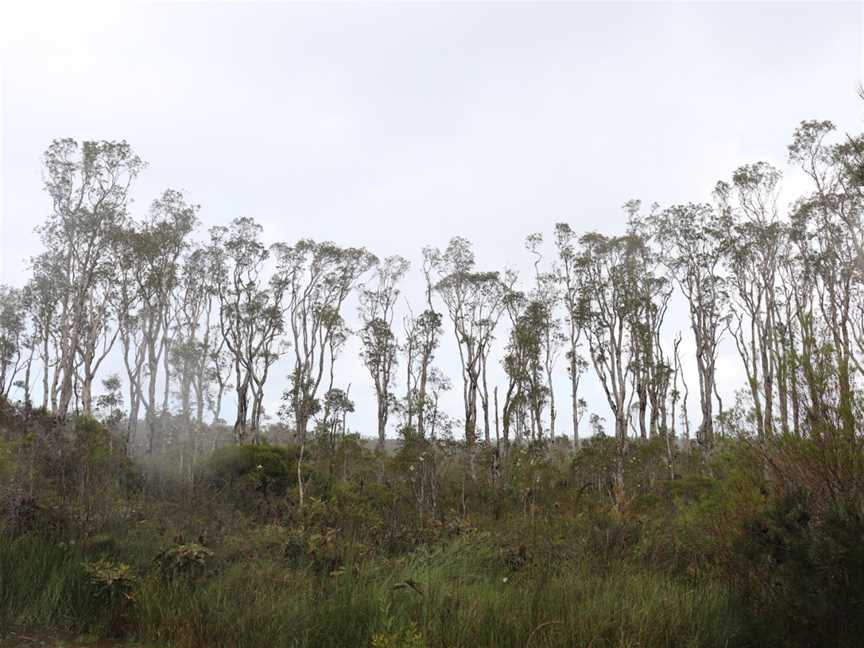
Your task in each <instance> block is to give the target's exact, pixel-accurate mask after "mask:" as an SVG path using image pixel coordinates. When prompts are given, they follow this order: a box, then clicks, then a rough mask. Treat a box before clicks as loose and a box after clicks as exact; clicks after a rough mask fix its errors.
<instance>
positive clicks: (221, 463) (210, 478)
mask: <svg viewBox="0 0 864 648" xmlns="http://www.w3.org/2000/svg"><path fill="white" fill-rule="evenodd" d="M298 453H299V451H298V449H297V448H296V447H294V446H272V445H268V444H262V445H233V446H226V447H224V448H219V449H218V450H216V451H214V452H213V453H212V454H211V455H210V457H209V458H208V459H207V460H206V461H205V462H204V463H203V465H202V466H201V468H200V469H199V472H198V481H199V482H200V483H201V484H203V485H205V486H207V487H208V488H213V489H216V490H226V489H227V490H234V491H237V492H239V493H242V494H252V493H257V494H259V495H262V496H265V497H266V496H268V495H284V494H285V493H286V491H287V490H288V489H289V488H292V487H296V485H297V457H298Z"/></svg>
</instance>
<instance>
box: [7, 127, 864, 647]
mask: <svg viewBox="0 0 864 648" xmlns="http://www.w3.org/2000/svg"><path fill="white" fill-rule="evenodd" d="M790 139H791V143H790V144H789V146H788V150H787V151H786V152H785V154H786V156H787V158H788V166H789V169H791V170H792V171H794V172H795V173H798V174H799V175H800V176H801V177H802V178H804V179H806V190H805V191H804V192H802V193H801V195H797V196H794V197H792V198H791V199H789V198H787V196H786V194H785V193H783V192H784V185H783V176H784V170H781V169H778V168H775V167H774V166H772V165H771V164H768V163H766V162H755V163H753V164H747V165H745V166H741V167H740V168H737V169H735V170H733V171H732V172H731V175H730V176H729V177H728V178H727V179H724V180H720V181H719V182H717V184H716V186H715V189H714V191H713V193H712V194H711V195H710V196H706V197H705V201H704V202H682V203H680V204H674V205H670V206H661V205H656V204H651V205H644V204H642V203H640V202H639V201H637V200H633V201H630V202H628V203H627V204H626V205H625V206H624V214H623V216H622V223H626V224H625V225H624V226H623V227H622V232H623V233H621V234H604V233H602V232H597V231H589V232H582V231H579V230H578V229H577V228H576V227H575V226H571V225H570V224H567V223H559V224H557V225H556V226H555V228H554V230H553V231H549V232H541V233H532V234H529V235H528V236H527V238H526V239H525V250H522V251H521V252H522V253H525V254H527V255H528V256H529V257H530V259H531V260H532V261H531V271H530V272H527V273H526V272H521V273H519V272H516V271H515V270H513V269H508V268H497V269H496V268H488V267H486V266H484V265H483V264H482V263H481V262H480V261H479V259H478V255H476V254H475V248H474V246H473V245H472V242H471V241H469V240H467V239H465V238H462V237H459V236H456V237H453V238H452V239H450V241H449V243H447V245H446V246H443V247H441V248H437V247H434V246H430V247H425V248H423V249H422V250H420V251H418V252H419V254H417V255H416V256H417V258H416V260H414V262H413V263H412V260H409V258H407V257H402V256H389V257H386V258H378V257H377V256H376V255H375V254H374V253H373V251H370V250H368V249H365V248H363V247H351V246H344V247H343V246H342V245H340V244H339V243H335V242H330V241H316V240H312V239H307V238H301V239H299V240H297V241H296V242H277V243H274V244H265V242H264V241H265V232H264V229H263V227H262V226H261V225H260V224H259V223H258V222H256V221H255V220H254V219H253V218H250V217H239V218H236V219H235V220H233V221H232V222H230V224H228V225H218V226H209V227H208V224H207V223H206V222H204V221H205V220H206V219H205V218H204V217H203V216H202V212H201V209H200V207H199V206H198V205H197V204H195V203H194V202H192V201H191V199H190V198H189V197H187V196H186V195H184V193H183V192H180V191H176V190H166V191H165V192H164V193H162V194H161V195H159V196H158V197H157V198H155V199H154V200H153V201H152V203H151V204H150V205H149V207H148V208H147V209H144V210H142V209H140V208H139V207H138V205H133V204H132V202H131V201H130V199H129V196H130V191H131V189H132V187H133V186H134V183H135V181H136V179H137V178H138V177H139V176H140V175H141V174H142V173H144V172H145V170H146V168H147V164H146V163H145V162H144V161H143V160H142V159H141V158H140V157H139V156H138V155H137V154H136V152H135V151H134V149H133V148H132V146H131V145H130V144H128V143H127V142H125V141H82V142H78V141H75V140H73V139H58V140H55V141H53V142H52V143H51V144H50V145H49V146H48V148H47V150H46V151H45V153H44V155H43V156H42V165H43V167H42V176H43V180H44V189H45V195H46V196H47V199H46V198H44V197H43V201H42V203H40V204H42V205H45V206H47V207H48V209H47V210H46V211H48V215H47V217H46V218H45V220H44V222H42V223H40V224H38V233H39V236H40V240H41V244H42V250H41V252H40V253H39V254H37V255H35V256H33V257H32V258H31V259H30V260H29V266H28V268H29V270H28V273H29V278H28V281H27V282H26V284H25V285H22V286H19V287H13V286H0V646H6V645H7V643H4V641H7V642H8V641H12V642H13V643H8V645H10V646H13V645H24V644H16V643H14V637H16V636H25V635H27V633H33V632H44V631H51V632H56V633H60V634H58V636H60V635H62V636H69V637H78V638H79V639H78V640H79V641H82V642H85V643H86V642H87V641H91V640H92V641H95V640H97V639H99V640H111V641H112V642H117V644H118V645H119V644H123V643H125V642H135V645H146V646H151V645H152V646H177V647H181V648H186V647H188V648H196V647H204V646H225V647H229V646H230V647H240V646H373V647H375V648H385V647H394V648H395V647H406V648H408V647H412V648H413V647H418V648H419V647H421V646H430V647H431V646H441V647H444V646H447V647H451V646H452V647H455V646H583V647H586V648H587V647H589V646H591V647H594V648H599V647H600V646H617V647H622V648H623V647H636V646H766V645H783V646H857V645H860V637H861V634H862V632H864V454H862V442H864V423H862V421H864V379H862V378H864V376H862V372H864V364H862V363H864V133H860V134H859V133H848V132H843V131H842V130H840V129H838V128H836V127H835V126H834V125H833V124H832V123H831V122H829V121H803V122H801V123H800V125H799V127H798V128H797V129H796V130H795V132H794V133H792V134H791V138H790ZM782 153H783V152H782V151H781V152H778V154H782ZM682 197H683V198H684V199H686V196H682ZM34 200H35V198H34ZM529 223H530V218H527V217H526V229H528V228H530V224H529ZM519 252H520V251H519V250H514V251H513V253H514V255H515V254H518V253H519ZM412 256H413V255H412ZM409 278H413V279H412V280H411V281H409ZM409 288H411V289H410V290H409ZM415 288H417V289H416V290H415ZM674 304H678V305H679V306H680V312H681V314H682V319H681V322H682V323H683V324H682V326H680V327H677V330H676V327H675V323H674V322H672V321H671V318H669V317H667V314H668V313H669V312H670V309H671V308H672V307H673V305H674ZM352 344H353V345H354V346H351V345H352ZM724 344H725V345H729V348H731V349H734V352H735V354H736V356H735V357H736V358H737V361H736V362H737V368H736V370H737V371H738V372H740V376H741V377H742V380H741V384H740V385H739V389H737V391H735V393H734V394H725V393H723V392H722V390H721V388H720V387H718V366H717V359H718V354H719V350H720V347H721V345H724ZM688 345H689V348H692V349H693V353H692V354H687V353H683V352H682V349H683V348H685V347H688ZM351 349H357V353H358V354H359V360H360V361H362V366H363V368H364V370H365V376H364V380H365V381H367V383H366V386H365V388H366V389H367V390H368V393H369V394H371V395H372V397H373V398H374V402H372V404H371V405H370V407H369V408H367V409H368V411H369V412H371V413H372V414H373V415H374V416H372V417H364V418H365V419H367V420H361V419H360V417H359V416H357V412H355V409H358V408H357V407H356V406H357V405H358V403H357V402H356V401H355V400H352V391H351V387H352V384H351V382H350V380H349V379H347V378H345V376H344V375H341V374H340V363H344V362H345V356H346V354H350V353H353V351H351ZM445 356H446V357H445ZM445 360H446V361H445ZM453 367H456V368H457V370H456V371H452V370H451V371H448V369H449V368H453ZM564 376H566V382H565V381H563V380H562V379H561V378H562V377H564ZM694 378H695V379H694ZM589 381H593V382H594V384H595V385H597V386H598V389H597V390H596V393H597V394H601V395H602V400H601V401H599V402H588V399H587V394H588V391H586V385H587V384H588V382H589ZM354 386H355V392H354V393H355V395H356V393H357V391H356V390H357V389H358V387H357V386H356V383H355V385H354ZM448 393H449V396H452V397H453V398H452V399H451V400H450V401H448V400H446V397H447V396H448ZM355 398H356V396H355ZM595 400H596V399H595ZM448 402H451V403H452V402H458V403H459V404H460V408H459V409H458V411H453V410H452V408H449V407H448V406H447V403H448ZM28 645H29V644H28Z"/></svg>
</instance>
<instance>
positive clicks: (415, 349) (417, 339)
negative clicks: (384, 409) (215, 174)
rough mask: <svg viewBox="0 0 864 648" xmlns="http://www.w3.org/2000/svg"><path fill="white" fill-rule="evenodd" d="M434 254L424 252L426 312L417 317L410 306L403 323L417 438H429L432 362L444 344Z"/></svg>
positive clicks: (409, 404)
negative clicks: (435, 299)
mask: <svg viewBox="0 0 864 648" xmlns="http://www.w3.org/2000/svg"><path fill="white" fill-rule="evenodd" d="M434 261H435V252H434V251H433V250H432V249H431V248H426V249H424V250H423V277H424V279H425V287H426V291H425V301H426V308H425V309H424V310H423V311H422V312H421V313H420V314H419V315H417V316H415V315H414V313H413V311H412V310H411V307H410V305H409V306H408V315H407V316H406V318H405V320H404V327H405V343H404V345H403V350H404V352H405V357H406V361H405V377H406V389H405V413H406V419H407V426H408V427H409V428H411V427H412V426H413V425H414V417H415V415H416V417H417V434H418V435H419V436H420V438H425V437H426V421H427V418H428V416H427V415H428V414H429V412H428V409H429V407H428V406H429V405H430V398H429V381H430V376H431V373H432V371H433V367H432V361H433V360H434V359H435V351H436V350H437V349H438V345H439V343H440V341H441V332H442V327H441V322H442V318H441V314H440V313H438V312H437V311H436V310H435V306H434V304H433V303H432V291H433V285H432V276H431V272H432V268H433V264H434Z"/></svg>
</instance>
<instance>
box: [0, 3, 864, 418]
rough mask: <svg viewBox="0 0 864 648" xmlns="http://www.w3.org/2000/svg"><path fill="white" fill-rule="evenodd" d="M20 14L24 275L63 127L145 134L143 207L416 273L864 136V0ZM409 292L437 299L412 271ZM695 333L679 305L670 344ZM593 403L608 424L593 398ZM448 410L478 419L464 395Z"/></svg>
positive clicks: (12, 158)
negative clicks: (172, 200)
mask: <svg viewBox="0 0 864 648" xmlns="http://www.w3.org/2000/svg"><path fill="white" fill-rule="evenodd" d="M0 25H2V26H0V283H9V284H13V285H20V284H21V283H22V282H23V281H24V280H25V277H26V274H27V269H26V259H27V257H29V256H30V255H32V254H33V253H34V252H36V251H37V249H38V239H37V237H36V235H35V234H34V233H33V227H34V226H35V225H37V224H38V223H39V222H41V220H42V219H43V218H44V216H45V215H46V214H47V212H48V211H49V209H50V202H49V200H48V199H47V197H46V196H45V195H44V193H43V192H42V190H41V177H40V155H41V153H42V151H43V150H44V149H45V148H46V147H47V145H48V144H49V143H50V141H51V140H52V139H54V138H58V137H74V138H77V139H121V138H124V139H126V140H128V141H129V142H130V143H131V144H132V146H133V147H134V148H135V150H136V151H137V152H138V153H139V155H141V157H142V158H144V159H145V160H147V161H148V162H149V164H150V167H149V169H148V170H147V171H146V172H145V173H144V174H143V175H142V177H141V178H140V180H139V181H138V183H137V184H136V186H135V189H134V192H133V195H134V197H135V203H134V205H133V207H132V210H133V213H136V214H138V215H140V214H141V213H143V211H144V210H145V209H146V208H147V206H148V204H149V202H150V201H151V200H152V199H153V198H154V197H155V196H156V195H157V194H158V193H160V192H161V191H162V190H163V189H165V188H167V187H172V188H178V189H182V190H184V191H185V192H186V194H187V196H188V197H189V199H190V200H192V201H194V202H197V203H200V204H201V205H202V209H201V219H202V221H203V225H204V227H202V229H201V232H200V234H201V235H203V233H204V231H205V229H206V227H209V226H211V225H214V224H220V223H226V222H228V221H229V220H231V219H232V218H234V217H237V216H252V217H254V218H256V219H258V220H259V221H260V222H261V223H262V224H263V226H264V230H265V236H266V238H267V240H268V242H273V241H277V240H283V241H288V242H292V241H294V240H296V239H298V238H300V237H312V238H316V239H332V240H334V241H336V242H338V243H341V244H345V245H349V244H350V245H365V246H368V247H369V248H370V249H371V250H372V251H373V252H375V253H376V254H378V255H379V256H382V257H383V256H387V255H390V254H396V253H399V254H402V255H404V256H407V257H409V258H410V259H411V260H412V261H414V262H415V265H416V262H417V261H418V260H419V254H420V249H421V247H422V246H424V245H438V246H444V245H446V242H447V240H448V239H449V238H450V237H451V236H453V235H461V236H465V237H467V238H469V239H471V240H472V241H474V242H475V244H476V251H477V256H478V259H479V263H480V265H481V266H484V267H488V268H490V269H491V268H496V269H498V268H502V267H503V266H505V265H511V266H515V267H517V268H523V269H524V268H527V267H528V263H529V257H528V255H527V253H526V252H525V251H524V250H523V246H522V241H523V239H524V237H525V236H526V235H527V234H529V233H530V232H533V231H541V232H543V233H545V234H546V235H547V237H548V236H549V235H550V234H551V231H552V227H553V225H554V223H555V222H558V221H568V222H569V223H570V224H571V225H572V226H573V227H574V228H576V229H577V230H589V229H600V230H602V231H605V232H610V233H614V232H618V231H620V230H621V228H622V227H623V224H624V223H623V216H622V213H621V210H620V206H621V205H622V204H623V203H624V202H625V201H626V200H628V199H629V198H633V197H638V198H641V199H642V200H643V201H645V202H653V201H657V202H659V203H661V204H662V205H667V204H670V203H675V202H686V201H700V200H706V199H708V197H709V193H710V190H711V188H712V186H713V185H714V183H715V181H716V180H718V179H720V178H725V177H728V176H729V174H730V173H731V171H732V170H733V169H734V168H735V167H736V166H738V165H740V164H743V163H747V162H752V161H756V160H767V161H770V162H773V163H774V164H777V165H778V166H781V168H782V167H783V166H784V161H785V150H786V149H785V147H786V145H787V144H788V143H789V141H790V137H791V134H792V131H793V129H794V128H795V126H796V124H797V123H798V122H799V121H800V120H802V119H811V118H819V119H831V120H833V121H834V122H835V123H837V124H838V126H839V127H840V128H841V129H846V130H856V129H860V128H861V115H862V111H861V104H860V101H859V100H858V99H857V98H856V96H855V92H856V87H857V85H858V84H859V83H860V81H861V79H862V63H864V59H862V57H864V50H862V39H864V17H862V5H861V4H857V3H854V4H853V3H849V4H828V3H818V4H802V3H795V4H781V3H770V4H755V3H753V4H750V3H743V4H704V3H698V4H697V3H693V4H680V3H666V4H641V3H640V4H611V3H607V4H581V3H579V4H575V3H574V4H542V5H536V4H488V3H484V4H470V5H469V4H457V3H451V4H359V3H358V4H338V5H337V4H329V3H328V4H318V5H312V4H308V5H297V4H279V3H268V4H264V3H225V4H217V3H186V4H167V3H157V4H146V3H136V4H126V3H119V2H115V3H110V4H84V3H77V2H66V3H63V4H60V5H40V4H36V3H32V2H28V3H21V4H17V5H16V4H15V3H9V4H4V5H3V8H2V9H0ZM789 183H790V185H791V186H792V187H793V188H794V187H795V186H796V184H797V183H799V180H797V179H796V178H795V177H794V175H791V176H790V178H789ZM408 286H409V288H408V292H409V296H411V297H418V295H417V293H416V290H415V288H416V287H417V286H418V279H417V277H416V273H415V276H414V277H412V279H411V280H410V281H409V284H408ZM350 315H351V316H353V312H352V313H350ZM685 326H686V321H684V320H683V319H681V317H680V315H675V316H674V317H673V320H672V324H671V325H670V328H669V337H671V336H672V334H674V329H675V328H684V327H685ZM447 344H448V346H447V347H445V350H443V351H442V356H447V355H450V354H451V352H452V351H453V350H454V349H453V348H451V346H450V345H451V342H450V340H449V338H448V342H447ZM732 354H733V351H732V350H731V349H726V350H725V351H724V355H723V357H721V361H720V366H721V373H722V376H721V379H722V382H723V387H724V389H725V390H727V392H728V391H731V389H732V388H733V387H734V386H736V383H737V381H738V375H737V372H736V370H735V369H734V366H735V364H736V359H735V357H734V355H732ZM443 364H444V365H445V367H446V368H447V369H448V370H449V373H450V374H451V376H452V377H453V378H454V381H455V380H458V374H457V373H456V371H455V366H454V364H453V358H452V357H450V358H449V359H445V360H444V362H443ZM276 374H277V377H278V378H279V379H278V380H274V382H273V384H272V385H271V387H270V389H269V393H270V397H269V398H268V402H269V403H270V405H271V407H270V409H271V411H272V410H273V409H274V408H275V403H276V401H277V400H278V395H279V392H280V391H281V388H282V386H283V384H284V381H283V380H281V374H284V371H281V370H280V371H277V372H276ZM342 374H343V375H344V378H343V381H344V382H345V383H347V382H349V381H350V382H352V384H353V387H352V395H356V396H357V398H358V405H359V407H358V410H359V411H358V414H357V415H356V416H355V419H354V420H353V421H352V422H351V423H352V424H353V426H354V427H361V428H363V429H364V431H367V432H371V430H372V423H373V421H374V415H373V414H372V409H371V407H370V405H371V402H370V398H371V392H370V391H369V389H368V387H367V383H368V379H367V378H366V376H365V374H364V370H363V368H362V367H361V366H360V364H359V362H358V360H357V359H356V353H354V352H351V353H349V354H347V355H346V357H345V361H344V363H343V368H342ZM693 389H695V383H692V384H691V390H693ZM560 391H561V393H560V395H559V399H560V400H562V401H563V400H565V398H564V397H565V394H566V378H565V374H564V373H563V368H562V373H561V390H560ZM587 396H588V398H589V404H590V407H591V410H592V411H597V412H601V413H603V414H605V412H606V410H607V407H606V405H605V402H603V400H602V396H601V394H600V392H599V390H597V389H596V386H595V387H590V388H589V390H588V393H587ZM449 404H450V405H451V408H450V409H451V411H452V413H453V414H455V415H458V414H459V392H458V389H457V390H454V392H453V393H452V398H450V403H449ZM568 416H569V414H568V411H567V410H566V409H563V410H562V411H561V413H560V417H559V420H561V421H562V422H563V421H565V420H566V419H567V417H568Z"/></svg>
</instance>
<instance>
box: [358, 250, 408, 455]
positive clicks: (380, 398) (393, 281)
mask: <svg viewBox="0 0 864 648" xmlns="http://www.w3.org/2000/svg"><path fill="white" fill-rule="evenodd" d="M408 267H409V264H408V261H407V260H406V259H404V258H402V257H399V256H395V257H387V258H386V259H384V261H383V262H382V263H381V264H380V265H379V266H378V268H377V270H376V274H375V280H374V284H373V287H371V288H364V289H363V290H362V291H361V292H360V309H359V314H360V323H361V329H360V340H361V342H362V344H363V351H362V358H363V363H364V364H365V365H366V368H367V369H368V370H369V374H370V376H371V377H372V383H373V385H374V387H375V398H376V401H377V405H378V412H377V414H378V445H379V446H380V447H381V448H383V447H384V441H385V439H386V431H387V419H388V417H389V414H390V410H391V409H392V407H393V401H394V397H393V394H392V392H391V389H390V386H391V383H392V379H393V368H394V366H395V364H396V358H397V352H398V350H399V343H398V340H397V339H396V335H395V334H394V332H393V316H394V307H395V305H396V301H397V300H398V298H399V288H398V284H399V282H400V281H401V279H402V278H403V277H404V276H405V273H406V272H407V271H408Z"/></svg>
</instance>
